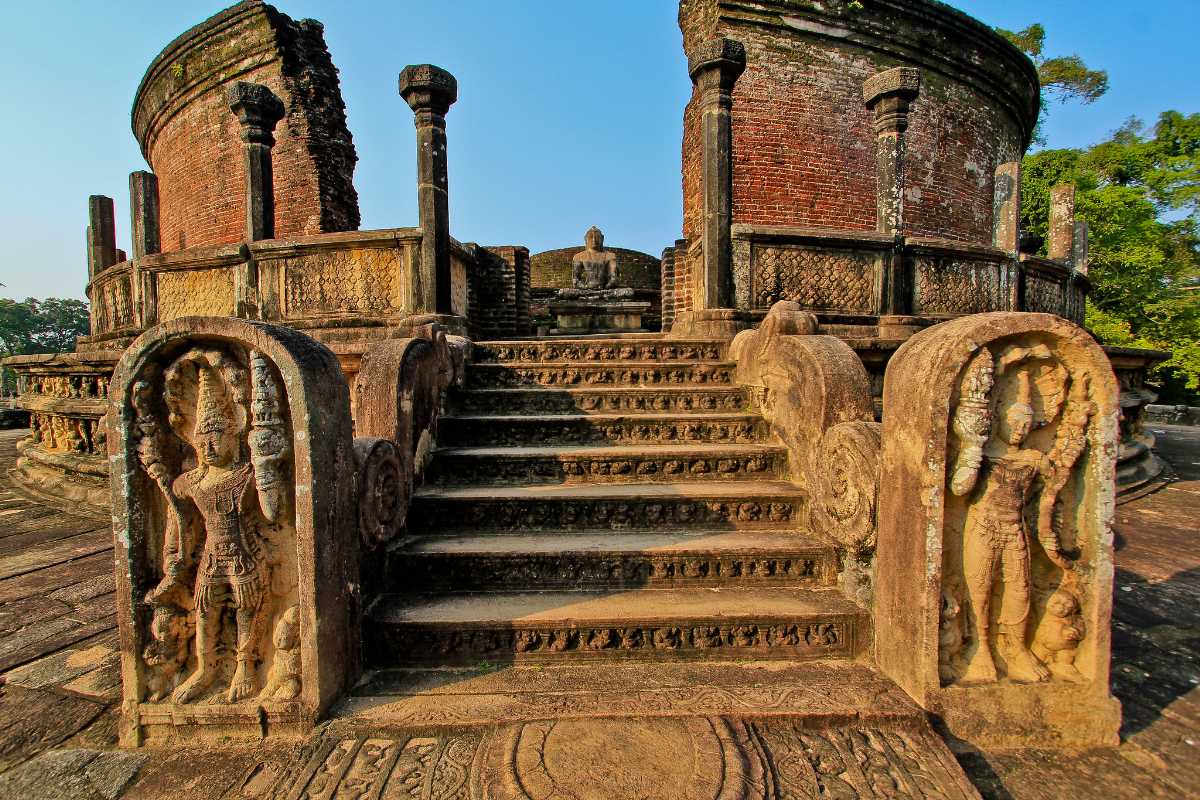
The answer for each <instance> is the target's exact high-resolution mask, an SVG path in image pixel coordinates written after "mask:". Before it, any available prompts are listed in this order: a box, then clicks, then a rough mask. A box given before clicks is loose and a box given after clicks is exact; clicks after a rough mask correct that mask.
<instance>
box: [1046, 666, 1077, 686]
mask: <svg viewBox="0 0 1200 800" xmlns="http://www.w3.org/2000/svg"><path fill="white" fill-rule="evenodd" d="M1050 672H1051V673H1053V675H1054V677H1056V678H1058V679H1059V680H1063V681H1067V682H1068V683H1083V674H1082V673H1080V671H1079V670H1077V669H1076V668H1075V665H1074V664H1059V663H1054V664H1051V665H1050Z"/></svg>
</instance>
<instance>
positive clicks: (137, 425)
mask: <svg viewBox="0 0 1200 800" xmlns="http://www.w3.org/2000/svg"><path fill="white" fill-rule="evenodd" d="M113 386H114V388H113V392H112V395H111V398H112V411H111V412H110V413H111V416H112V419H113V420H114V421H115V428H116V431H115V433H116V441H115V445H114V448H113V453H114V462H113V463H114V466H113V476H112V480H113V494H114V498H116V499H115V502H114V528H115V530H116V534H117V537H116V538H117V542H118V548H119V553H118V563H119V564H120V565H121V566H120V568H119V569H118V571H117V576H118V592H117V594H118V605H119V613H118V620H119V622H120V625H121V649H122V676H123V683H124V695H123V696H124V708H125V717H126V718H125V728H124V731H123V734H122V739H123V741H124V742H126V743H127V744H134V745H136V744H139V743H141V742H142V741H143V739H144V738H145V737H149V738H151V739H155V740H157V739H164V740H169V739H170V738H172V737H174V736H178V735H181V734H182V733H183V732H185V731H190V732H193V733H194V732H197V731H198V732H200V733H201V735H204V731H205V729H206V728H208V727H209V726H212V727H211V730H213V731H220V732H221V734H222V735H230V734H233V735H241V736H245V735H253V736H255V737H257V736H260V735H263V734H264V733H267V732H270V731H273V730H275V729H276V728H279V729H282V730H291V731H297V730H304V729H306V728H307V727H309V726H311V725H312V724H313V722H314V721H315V720H316V718H317V717H318V716H319V715H320V714H321V713H322V712H323V711H324V709H325V708H326V707H328V705H329V703H331V702H332V701H333V700H334V699H335V698H336V697H337V696H338V695H339V694H340V693H341V692H342V691H344V689H345V687H346V686H347V685H348V683H349V682H350V681H352V680H353V679H354V678H355V676H356V674H357V670H358V659H357V634H358V632H357V626H356V625H355V624H354V623H353V616H352V610H353V609H354V608H355V605H354V604H355V603H356V602H357V601H356V599H355V597H354V593H355V591H356V590H355V588H354V587H355V584H356V577H357V569H358V543H357V539H358V536H357V525H356V524H355V516H354V515H353V512H352V505H351V503H352V498H351V495H350V490H351V487H352V486H353V482H354V478H353V475H354V470H355V463H354V456H353V453H352V451H351V444H350V426H351V422H350V408H349V394H348V391H347V389H346V384H345V382H344V381H343V379H342V377H341V369H340V367H339V365H338V362H337V359H336V358H335V356H334V355H333V354H332V353H331V352H330V351H329V350H327V349H326V348H324V347H323V346H321V345H319V344H318V343H317V342H315V341H313V340H311V339H309V338H308V337H305V336H304V335H303V334H299V333H296V332H294V331H291V330H289V329H286V328H279V327H275V326H270V325H265V324H261V323H259V324H253V323H246V322H237V321H233V320H229V319H214V318H205V317H191V318H184V319H181V320H176V321H173V322H168V323H164V324H163V325H161V326H159V327H157V328H155V329H152V330H151V331H149V332H148V333H147V334H145V335H144V336H142V337H141V338H139V339H138V341H137V342H135V343H134V345H133V346H131V348H130V349H129V350H128V351H127V352H126V354H125V356H124V357H123V358H122V360H121V362H120V364H118V366H117V370H116V372H115V374H114V378H113ZM288 615H292V617H291V618H292V619H295V620H296V622H295V623H293V625H298V627H299V631H300V634H299V636H298V637H297V636H296V634H295V632H293V633H291V634H285V633H283V632H282V631H283V628H281V626H282V625H283V624H284V623H285V621H286V619H287V618H288ZM272 629H274V630H275V632H276V633H275V635H274V636H271V630H272ZM193 637H194V643H193ZM297 638H298V641H299V648H300V650H299V654H298V655H299V659H300V663H301V664H302V669H299V670H296V671H295V672H296V677H297V679H298V680H299V683H300V687H299V689H298V690H297V691H294V692H291V693H290V694H281V693H279V692H276V691H271V692H266V691H265V690H264V692H263V693H260V690H262V689H263V687H264V683H265V684H266V687H267V689H271V688H272V687H273V686H274V685H275V680H276V673H277V671H278V668H279V665H280V663H281V661H282V660H286V659H294V658H296V655H297V654H295V653H293V652H292V651H293V650H294V648H295V647H296V644H295V642H296V641H297ZM218 690H219V691H218ZM197 701H202V702H201V703H197ZM264 720H265V723H264Z"/></svg>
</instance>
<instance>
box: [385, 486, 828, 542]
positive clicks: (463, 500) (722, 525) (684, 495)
mask: <svg viewBox="0 0 1200 800" xmlns="http://www.w3.org/2000/svg"><path fill="white" fill-rule="evenodd" d="M806 501H807V496H806V495H805V493H804V490H802V489H801V488H800V487H798V486H796V485H795V484H793V483H786V482H783V481H688V482H679V483H634V484H622V483H618V484H576V485H567V486H562V485H554V486H512V487H509V486H469V487H462V488H448V487H442V486H422V487H421V488H420V489H418V490H417V491H416V492H415V493H414V494H413V501H412V507H411V508H410V510H409V514H408V528H409V531H411V532H412V533H414V534H421V533H444V532H447V531H492V532H503V531H516V532H530V531H533V530H542V529H550V530H555V529H558V530H585V529H599V530H605V529H607V530H612V531H628V532H631V533H632V532H636V531H646V530H663V529H670V528H675V529H684V530H716V531H721V530H766V529H772V528H789V527H797V526H798V525H799V524H800V521H801V520H803V519H804V505H805V503H806Z"/></svg>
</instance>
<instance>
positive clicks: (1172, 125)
mask: <svg viewBox="0 0 1200 800" xmlns="http://www.w3.org/2000/svg"><path fill="white" fill-rule="evenodd" d="M1060 183H1071V184H1074V185H1075V187H1076V213H1077V215H1078V216H1079V218H1080V219H1083V220H1086V221H1087V223H1088V228H1089V239H1090V242H1089V256H1090V258H1089V260H1090V262H1091V269H1090V273H1089V277H1090V278H1091V280H1092V285H1093V290H1092V294H1091V297H1090V298H1089V301H1088V310H1087V324H1088V327H1089V328H1091V329H1092V330H1093V332H1094V333H1096V334H1097V335H1098V336H1099V337H1100V338H1101V340H1102V341H1104V342H1105V344H1112V345H1122V346H1129V347H1152V348H1157V349H1162V350H1170V351H1171V352H1172V358H1171V360H1170V361H1168V362H1166V363H1165V364H1164V365H1163V366H1162V367H1161V368H1160V369H1159V370H1158V376H1157V377H1159V378H1160V379H1161V380H1163V381H1164V392H1163V396H1164V397H1163V399H1164V400H1165V401H1167V402H1192V403H1197V402H1200V391H1198V390H1200V291H1198V290H1197V286H1198V285H1200V202H1198V201H1200V114H1191V115H1184V114H1181V113H1179V112H1176V111H1168V112H1165V113H1163V114H1162V115H1161V116H1160V117H1159V120H1158V122H1157V123H1156V124H1155V125H1154V127H1153V128H1152V129H1150V130H1149V131H1147V130H1146V128H1145V126H1144V125H1143V124H1142V123H1141V122H1140V121H1138V120H1130V121H1128V122H1127V123H1126V124H1125V125H1123V126H1122V127H1121V128H1120V129H1118V130H1117V131H1116V132H1115V133H1114V134H1113V135H1112V137H1111V138H1110V139H1109V140H1108V141H1105V142H1101V143H1100V144H1097V145H1094V146H1093V147H1090V148H1087V149H1060V150H1043V151H1041V152H1038V153H1033V154H1031V155H1029V156H1026V157H1025V161H1024V172H1023V175H1022V183H1021V190H1022V203H1021V211H1022V224H1023V225H1024V226H1025V229H1026V230H1029V231H1032V232H1034V233H1037V234H1039V235H1042V236H1045V235H1046V233H1047V226H1048V217H1049V205H1050V188H1051V187H1052V186H1055V185H1057V184H1060Z"/></svg>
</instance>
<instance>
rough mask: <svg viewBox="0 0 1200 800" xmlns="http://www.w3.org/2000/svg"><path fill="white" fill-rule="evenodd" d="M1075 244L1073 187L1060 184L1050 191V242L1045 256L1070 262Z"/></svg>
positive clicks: (1047, 244)
mask: <svg viewBox="0 0 1200 800" xmlns="http://www.w3.org/2000/svg"><path fill="white" fill-rule="evenodd" d="M1074 242H1075V187H1074V186H1073V185H1071V184H1069V183H1064V184H1060V185H1058V186H1055V187H1054V188H1052V189H1051V190H1050V240H1049V241H1048V242H1047V243H1046V254H1047V255H1048V256H1049V257H1050V258H1052V259H1054V260H1056V261H1070V259H1071V251H1072V250H1073V249H1074Z"/></svg>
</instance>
